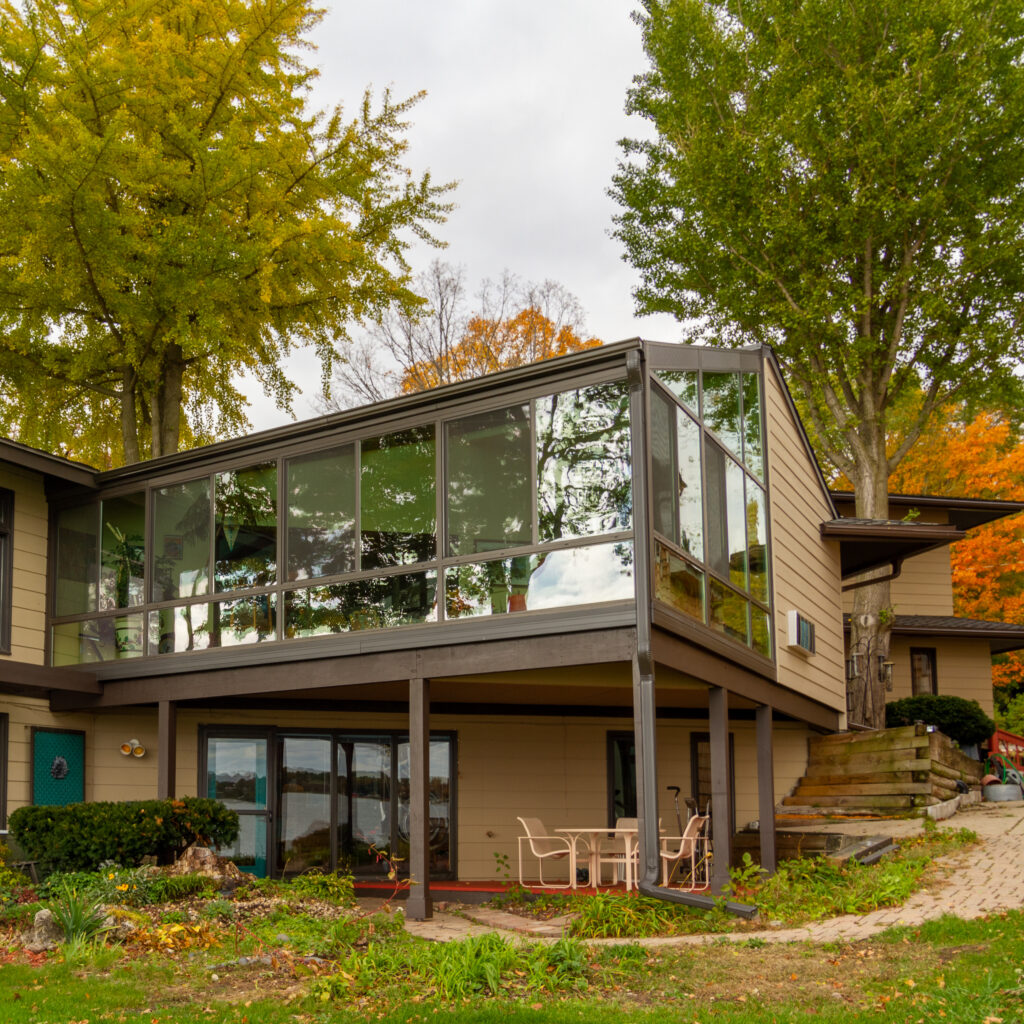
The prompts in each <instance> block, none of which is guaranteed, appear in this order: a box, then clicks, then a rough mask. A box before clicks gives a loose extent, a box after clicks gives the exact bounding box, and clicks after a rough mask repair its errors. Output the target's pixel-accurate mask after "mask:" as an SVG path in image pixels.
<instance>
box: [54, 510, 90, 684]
mask: <svg viewBox="0 0 1024 1024" xmlns="http://www.w3.org/2000/svg"><path fill="white" fill-rule="evenodd" d="M99 514H100V513H99V507H98V506H97V505H82V506H79V507H78V508H66V509H64V510H63V511H61V512H59V513H58V514H57V559H56V560H57V587H56V594H55V595H54V614H56V615H77V614H79V613H80V612H91V611H95V610H96V582H97V565H96V562H97V551H96V548H97V537H96V533H97V530H98V529H99ZM93 660H96V659H93ZM55 664H56V663H55Z"/></svg>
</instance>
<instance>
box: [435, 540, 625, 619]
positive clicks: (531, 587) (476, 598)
mask: <svg viewBox="0 0 1024 1024" xmlns="http://www.w3.org/2000/svg"><path fill="white" fill-rule="evenodd" d="M445 580H446V604H445V610H446V614H447V616H448V617H449V618H452V619H458V618H467V617H470V616H475V615H503V614H505V613H506V612H517V611H536V610H538V609H541V608H567V607H571V606H573V605H582V604H594V603H595V602H600V601H626V600H632V598H633V596H634V592H633V545H632V543H631V542H630V541H624V542H622V543H619V544H592V545H589V546H587V547H582V548H561V549H559V550H557V551H547V552H543V553H541V554H535V555H524V556H522V557H520V558H505V559H496V560H494V561H490V562H475V563H473V564H471V565H459V566H452V567H449V568H448V569H447V570H446V575H445Z"/></svg>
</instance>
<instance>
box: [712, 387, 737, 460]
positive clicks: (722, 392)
mask: <svg viewBox="0 0 1024 1024" xmlns="http://www.w3.org/2000/svg"><path fill="white" fill-rule="evenodd" d="M704 425H705V426H706V427H709V428H710V429H711V430H713V431H714V432H715V433H716V434H717V435H718V437H719V438H720V440H721V441H722V442H724V444H725V446H726V447H727V448H728V449H729V451H731V452H732V453H733V454H734V455H735V456H736V457H737V458H741V457H742V455H743V448H742V442H741V439H740V375H739V374H738V373H705V374H704Z"/></svg>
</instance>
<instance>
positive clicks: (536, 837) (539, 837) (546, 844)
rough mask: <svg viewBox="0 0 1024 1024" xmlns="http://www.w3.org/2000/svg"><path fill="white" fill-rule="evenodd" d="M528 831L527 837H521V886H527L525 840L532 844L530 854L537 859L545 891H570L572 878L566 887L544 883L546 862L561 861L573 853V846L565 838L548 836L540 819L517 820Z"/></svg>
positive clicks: (541, 882) (553, 883) (554, 883)
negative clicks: (524, 878) (524, 856)
mask: <svg viewBox="0 0 1024 1024" xmlns="http://www.w3.org/2000/svg"><path fill="white" fill-rule="evenodd" d="M517 820H518V821H519V822H520V824H521V825H522V826H523V828H524V829H525V830H526V835H525V836H520V837H519V884H520V885H522V886H525V885H526V883H525V882H524V881H523V840H524V839H525V840H526V841H527V842H529V844H530V852H531V853H532V854H533V856H534V857H536V858H537V862H538V872H539V874H540V884H541V886H542V887H543V888H545V889H569V888H571V886H572V884H573V882H574V881H575V879H573V878H570V879H569V881H568V882H566V883H565V885H560V884H558V883H556V882H545V881H544V861H545V860H561V859H562V858H563V857H568V856H569V855H570V854H571V853H572V844H571V843H570V842H569V840H568V839H566V838H565V837H564V836H552V835H548V834H547V831H546V829H545V828H544V824H543V822H541V820H540V818H519V819H517Z"/></svg>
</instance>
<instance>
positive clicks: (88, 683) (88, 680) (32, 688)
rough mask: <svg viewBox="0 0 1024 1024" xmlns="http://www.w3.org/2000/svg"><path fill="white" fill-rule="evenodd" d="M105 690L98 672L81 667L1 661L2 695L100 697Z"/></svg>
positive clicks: (0, 688)
mask: <svg viewBox="0 0 1024 1024" xmlns="http://www.w3.org/2000/svg"><path fill="white" fill-rule="evenodd" d="M102 692H103V687H102V686H101V685H100V683H99V681H98V680H97V679H96V673H95V672H90V671H88V670H87V669H81V668H51V667H49V666H47V665H28V664H26V663H25V662H21V661H9V660H7V659H6V658H0V693H15V694H18V695H19V696H22V697H51V696H52V695H53V694H55V693H70V694H78V695H80V696H81V695H89V696H98V695H99V694H101V693H102Z"/></svg>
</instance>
